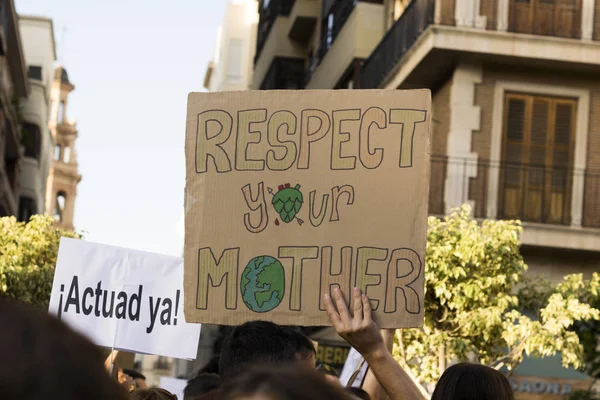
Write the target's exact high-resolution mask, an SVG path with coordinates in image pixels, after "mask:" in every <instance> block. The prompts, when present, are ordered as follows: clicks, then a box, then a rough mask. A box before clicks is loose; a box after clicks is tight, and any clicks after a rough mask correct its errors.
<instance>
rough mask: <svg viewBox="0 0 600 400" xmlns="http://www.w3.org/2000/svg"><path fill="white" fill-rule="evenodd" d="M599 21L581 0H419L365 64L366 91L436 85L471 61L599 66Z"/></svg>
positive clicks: (597, 13) (363, 82)
mask: <svg viewBox="0 0 600 400" xmlns="http://www.w3.org/2000/svg"><path fill="white" fill-rule="evenodd" d="M595 8H597V9H598V10H596V9H595ZM594 14H595V15H594ZM594 21H596V22H594ZM599 21H600V8H598V7H594V2H581V1H580V0H561V1H548V0H479V1H476V0H460V1H458V0H413V1H412V2H411V3H410V4H409V6H408V7H407V8H406V9H405V10H404V12H403V13H402V14H401V15H400V17H399V18H398V19H397V20H396V22H395V23H394V24H393V25H392V27H391V28H390V29H389V30H388V32H387V34H386V35H385V37H384V38H383V40H382V41H381V43H379V45H378V46H377V48H376V49H375V50H374V51H373V53H372V54H371V55H370V56H369V58H368V59H367V60H366V61H365V63H364V66H363V69H362V77H361V87H362V88H377V87H386V88H398V87H402V88H409V87H414V86H420V87H423V86H434V85H433V84H434V83H435V82H433V81H435V79H436V74H437V75H443V74H445V73H446V72H447V71H449V70H451V69H452V67H453V66H454V65H455V64H456V62H457V59H458V58H459V57H461V56H464V55H468V54H471V55H478V56H479V57H481V56H483V60H485V59H488V60H491V61H498V60H505V61H506V60H510V59H511V58H513V59H516V58H518V59H520V60H521V62H523V61H525V62H527V63H529V64H533V63H538V64H540V65H544V64H546V65H547V63H548V62H555V63H556V64H557V65H558V64H560V63H562V64H563V68H565V69H568V68H570V67H571V68H572V67H573V66H578V65H584V64H587V66H589V65H590V64H592V65H595V66H596V67H598V66H600V46H599V44H598V43H594V41H593V40H600V23H599ZM594 23H596V25H597V26H594ZM511 34H512V35H511ZM567 64H570V65H569V66H567ZM417 67H419V68H417Z"/></svg>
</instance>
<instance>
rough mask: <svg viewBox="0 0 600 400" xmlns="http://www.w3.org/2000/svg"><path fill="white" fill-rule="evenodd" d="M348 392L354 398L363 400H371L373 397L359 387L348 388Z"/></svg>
mask: <svg viewBox="0 0 600 400" xmlns="http://www.w3.org/2000/svg"><path fill="white" fill-rule="evenodd" d="M346 391H347V392H348V393H350V394H351V395H352V396H354V397H356V398H359V399H362V400H371V396H369V393H367V392H366V391H365V390H363V389H361V388H357V387H349V388H346Z"/></svg>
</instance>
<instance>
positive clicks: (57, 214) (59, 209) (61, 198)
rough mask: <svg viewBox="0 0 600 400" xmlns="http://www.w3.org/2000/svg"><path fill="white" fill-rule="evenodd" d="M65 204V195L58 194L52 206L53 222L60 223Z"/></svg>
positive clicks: (62, 193) (63, 193)
mask: <svg viewBox="0 0 600 400" xmlns="http://www.w3.org/2000/svg"><path fill="white" fill-rule="evenodd" d="M66 203H67V194H66V193H65V192H62V191H61V192H58V194H57V195H56V204H55V205H54V221H55V222H62V221H63V216H64V211H65V204H66Z"/></svg>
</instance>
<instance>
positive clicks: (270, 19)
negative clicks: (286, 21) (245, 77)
mask: <svg viewBox="0 0 600 400" xmlns="http://www.w3.org/2000/svg"><path fill="white" fill-rule="evenodd" d="M295 1H296V0H271V1H269V4H268V6H267V7H263V6H262V4H263V3H262V2H261V9H260V11H259V14H260V16H259V21H258V33H257V36H256V56H255V58H254V62H255V63H256V61H257V60H258V59H259V58H260V54H261V52H262V50H263V48H264V46H265V43H266V42H267V38H268V37H269V34H270V33H271V29H272V28H273V25H274V24H275V21H276V20H277V18H278V17H279V16H283V17H287V16H289V15H290V12H291V11H292V7H293V6H294V3H295Z"/></svg>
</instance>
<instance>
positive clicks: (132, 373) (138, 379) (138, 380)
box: [123, 369, 148, 389]
mask: <svg viewBox="0 0 600 400" xmlns="http://www.w3.org/2000/svg"><path fill="white" fill-rule="evenodd" d="M123 373H124V374H125V375H127V376H129V377H131V379H133V380H134V381H135V388H136V389H145V388H147V387H148V385H147V384H146V377H145V376H144V375H142V374H141V373H140V372H138V371H136V370H135V369H123Z"/></svg>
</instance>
